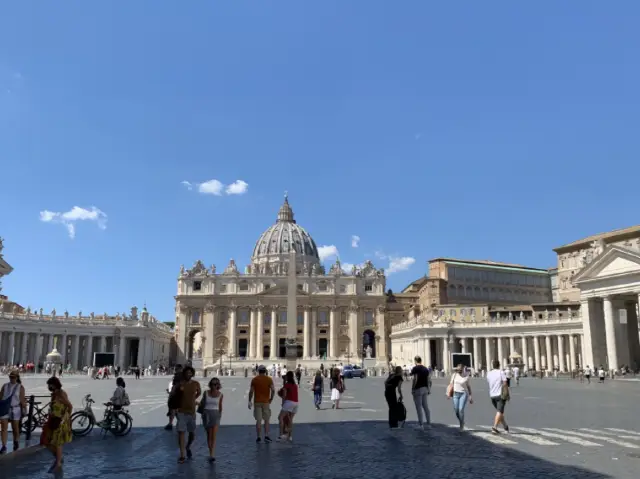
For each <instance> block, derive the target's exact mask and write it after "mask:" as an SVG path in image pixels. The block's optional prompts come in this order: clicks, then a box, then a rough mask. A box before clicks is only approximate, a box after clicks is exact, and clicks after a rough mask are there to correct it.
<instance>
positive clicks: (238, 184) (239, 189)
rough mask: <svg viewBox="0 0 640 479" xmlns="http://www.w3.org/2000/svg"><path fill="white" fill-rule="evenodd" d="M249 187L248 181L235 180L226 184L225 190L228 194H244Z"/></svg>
mask: <svg viewBox="0 0 640 479" xmlns="http://www.w3.org/2000/svg"><path fill="white" fill-rule="evenodd" d="M248 189H249V183H247V182H246V181H242V180H236V181H234V182H233V183H231V184H230V185H228V186H227V189H226V190H225V192H226V193H227V194H228V195H244V194H245V193H246V192H247V190H248Z"/></svg>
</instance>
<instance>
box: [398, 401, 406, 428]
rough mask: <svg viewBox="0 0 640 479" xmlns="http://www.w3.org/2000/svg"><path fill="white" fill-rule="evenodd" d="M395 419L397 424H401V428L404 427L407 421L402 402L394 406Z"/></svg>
mask: <svg viewBox="0 0 640 479" xmlns="http://www.w3.org/2000/svg"><path fill="white" fill-rule="evenodd" d="M396 417H397V418H398V422H401V423H402V426H404V422H405V421H406V420H407V408H406V407H404V404H403V403H402V401H398V403H397V404H396Z"/></svg>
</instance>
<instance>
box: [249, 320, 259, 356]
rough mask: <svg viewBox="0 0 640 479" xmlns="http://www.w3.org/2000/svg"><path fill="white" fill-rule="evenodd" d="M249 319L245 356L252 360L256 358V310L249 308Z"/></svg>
mask: <svg viewBox="0 0 640 479" xmlns="http://www.w3.org/2000/svg"><path fill="white" fill-rule="evenodd" d="M249 314H250V319H249V351H247V353H248V354H247V356H248V357H249V359H254V358H255V357H256V326H257V324H256V323H257V322H258V319H257V318H256V309H255V308H251V312H250V313H249Z"/></svg>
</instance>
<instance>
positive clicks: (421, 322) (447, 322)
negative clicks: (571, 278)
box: [391, 312, 582, 333]
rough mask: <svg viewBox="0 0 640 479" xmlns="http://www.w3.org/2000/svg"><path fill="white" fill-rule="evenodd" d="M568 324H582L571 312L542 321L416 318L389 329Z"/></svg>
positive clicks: (576, 315) (579, 318) (580, 318)
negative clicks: (568, 314) (565, 315)
mask: <svg viewBox="0 0 640 479" xmlns="http://www.w3.org/2000/svg"><path fill="white" fill-rule="evenodd" d="M568 323H582V317H581V316H580V313H579V312H573V313H572V314H571V316H567V317H551V316H550V317H548V318H543V319H538V318H535V317H534V318H527V319H521V318H519V317H514V318H513V319H508V318H501V319H488V320H481V321H476V320H470V321H452V320H451V319H450V318H446V317H440V318H439V320H437V321H434V320H433V319H427V318H426V317H418V318H414V319H410V320H409V321H404V322H402V323H398V324H395V325H393V326H392V327H391V332H392V333H396V332H399V331H406V330H409V329H413V328H415V327H421V328H434V329H449V328H455V329H465V328H477V327H483V328H496V329H498V328H510V327H513V326H521V325H532V326H535V325H540V326H543V325H559V324H568Z"/></svg>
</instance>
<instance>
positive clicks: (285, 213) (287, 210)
mask: <svg viewBox="0 0 640 479" xmlns="http://www.w3.org/2000/svg"><path fill="white" fill-rule="evenodd" d="M277 222H278V223H295V222H296V220H295V219H294V218H293V210H292V209H291V206H290V205H289V194H288V192H286V191H285V192H284V203H282V206H281V207H280V211H278V221H277Z"/></svg>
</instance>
